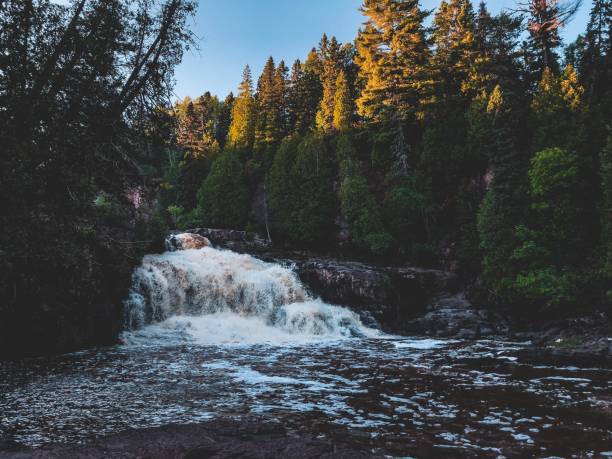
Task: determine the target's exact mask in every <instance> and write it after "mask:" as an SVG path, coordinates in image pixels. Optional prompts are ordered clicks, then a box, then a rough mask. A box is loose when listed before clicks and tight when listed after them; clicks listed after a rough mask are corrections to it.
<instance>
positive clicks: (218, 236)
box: [188, 228, 272, 253]
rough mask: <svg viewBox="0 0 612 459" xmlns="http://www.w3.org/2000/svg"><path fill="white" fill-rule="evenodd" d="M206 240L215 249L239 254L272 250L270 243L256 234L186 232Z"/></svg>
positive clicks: (197, 229)
mask: <svg viewBox="0 0 612 459" xmlns="http://www.w3.org/2000/svg"><path fill="white" fill-rule="evenodd" d="M188 232H189V233H192V234H197V235H199V236H203V237H205V238H206V239H208V240H209V241H210V242H211V243H212V244H213V245H214V246H215V247H222V248H225V249H229V250H233V251H234V252H240V253H258V252H265V251H267V250H270V249H271V248H272V243H271V242H270V241H268V240H267V239H265V238H263V237H261V236H260V235H259V234H257V233H251V232H248V231H237V230H227V229H214V228H195V229H191V230H188Z"/></svg>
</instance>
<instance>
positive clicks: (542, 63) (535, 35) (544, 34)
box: [519, 0, 581, 78]
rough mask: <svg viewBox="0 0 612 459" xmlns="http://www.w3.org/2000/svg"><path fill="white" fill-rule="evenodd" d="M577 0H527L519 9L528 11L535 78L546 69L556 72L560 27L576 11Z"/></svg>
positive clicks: (557, 67) (557, 69)
mask: <svg viewBox="0 0 612 459" xmlns="http://www.w3.org/2000/svg"><path fill="white" fill-rule="evenodd" d="M580 4H581V1H580V0H570V1H568V2H567V3H561V1H560V0H528V2H527V3H524V4H521V8H519V11H520V12H522V13H525V14H527V15H528V29H529V47H530V50H531V52H532V53H534V54H535V68H534V69H533V72H534V73H535V75H536V78H538V77H541V75H542V73H543V72H544V70H545V69H547V68H548V69H550V70H551V71H552V72H553V73H554V74H558V73H559V56H558V55H557V52H556V49H557V48H558V47H559V46H560V44H561V37H560V34H559V32H560V29H561V28H562V27H563V26H564V25H565V24H566V23H567V22H568V21H569V20H570V19H571V18H572V16H574V14H576V12H577V11H578V8H579V7H580Z"/></svg>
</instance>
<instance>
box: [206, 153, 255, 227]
mask: <svg viewBox="0 0 612 459" xmlns="http://www.w3.org/2000/svg"><path fill="white" fill-rule="evenodd" d="M197 216H198V218H199V219H200V220H201V221H202V222H203V223H204V224H205V225H207V226H212V227H221V228H244V227H245V226H246V223H247V220H248V216H249V190H248V187H247V185H246V181H245V177H244V167H243V165H242V163H241V162H240V159H239V158H238V154H237V153H236V152H234V151H225V152H223V153H222V154H221V155H219V156H218V157H217V159H216V160H215V162H214V163H213V165H212V168H211V171H210V174H209V175H208V177H206V180H205V181H204V183H203V184H202V187H201V188H200V190H199V191H198V209H197Z"/></svg>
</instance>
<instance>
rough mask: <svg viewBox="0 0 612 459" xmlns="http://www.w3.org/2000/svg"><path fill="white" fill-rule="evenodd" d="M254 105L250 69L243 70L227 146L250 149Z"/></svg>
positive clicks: (247, 67)
mask: <svg viewBox="0 0 612 459" xmlns="http://www.w3.org/2000/svg"><path fill="white" fill-rule="evenodd" d="M255 108H256V104H255V99H254V97H253V79H252V77H251V68H250V67H249V66H248V65H247V66H246V67H245V69H244V73H243V78H242V83H241V84H240V87H239V91H238V97H237V98H236V100H235V101H234V107H233V108H232V122H231V124H230V128H229V133H228V144H229V145H230V146H231V147H236V148H251V147H252V146H253V143H254V141H255V121H256V118H255V116H256V112H255Z"/></svg>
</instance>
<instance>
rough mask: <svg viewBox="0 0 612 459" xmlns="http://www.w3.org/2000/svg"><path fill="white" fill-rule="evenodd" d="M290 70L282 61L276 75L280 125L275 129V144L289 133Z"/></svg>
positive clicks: (275, 92)
mask: <svg viewBox="0 0 612 459" xmlns="http://www.w3.org/2000/svg"><path fill="white" fill-rule="evenodd" d="M288 74H289V69H288V68H287V66H286V65H285V61H280V62H279V64H278V67H277V68H276V72H275V73H274V86H273V97H274V108H275V110H276V117H277V119H278V123H277V124H276V126H275V129H274V143H275V144H276V143H278V142H280V140H281V139H282V138H283V137H285V136H286V135H287V134H288V133H289V123H290V119H289V76H288Z"/></svg>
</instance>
